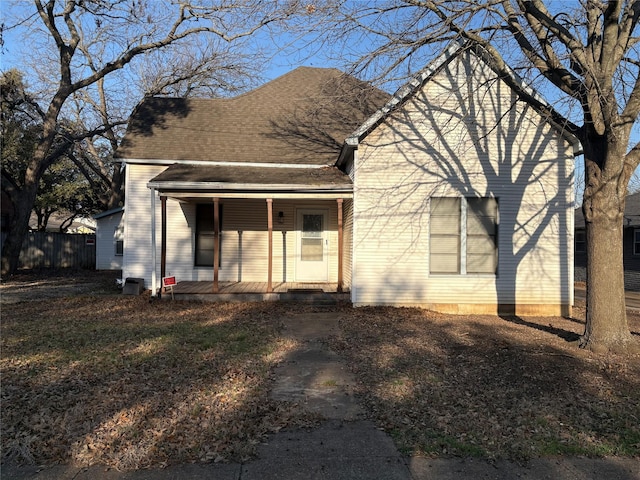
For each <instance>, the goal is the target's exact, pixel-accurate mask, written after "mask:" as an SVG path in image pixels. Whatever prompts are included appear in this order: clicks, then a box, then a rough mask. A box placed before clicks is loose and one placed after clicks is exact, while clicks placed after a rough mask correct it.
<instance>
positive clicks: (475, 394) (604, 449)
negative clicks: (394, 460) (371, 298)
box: [332, 307, 640, 460]
mask: <svg viewBox="0 0 640 480" xmlns="http://www.w3.org/2000/svg"><path fill="white" fill-rule="evenodd" d="M574 315H575V317H574V318H560V317H553V318H528V317H522V318H520V317H502V318H501V317H498V316H452V315H444V314H438V313H434V312H428V311H424V310H419V309H403V308H400V309H398V308H359V309H356V310H354V311H353V312H352V314H351V315H348V316H345V317H344V320H343V322H342V324H341V327H342V336H341V337H337V338H334V339H333V342H332V346H333V348H334V349H335V350H336V351H338V352H340V353H341V354H342V355H343V356H344V357H345V358H346V359H347V361H348V364H349V365H351V367H352V369H353V371H354V372H355V373H356V375H357V378H358V379H359V382H358V387H357V393H358V394H359V396H360V398H361V399H362V401H363V403H364V404H365V406H366V407H367V409H368V410H369V411H370V412H371V414H372V417H373V418H374V419H375V420H376V422H377V423H378V424H379V425H380V427H381V428H384V429H385V430H386V431H388V432H389V433H390V434H391V435H392V436H393V437H394V439H395V441H396V443H397V444H398V446H399V447H400V448H401V450H403V451H404V452H405V453H411V454H421V455H429V456H440V455H462V456H469V455H471V456H482V457H489V458H498V457H501V458H509V459H515V460H523V459H528V458H532V457H537V456H542V455H557V454H573V455H595V456H598V455H625V456H640V357H638V356H631V357H612V356H607V357H603V356H598V355H595V354H592V353H590V352H588V351H585V350H581V349H579V348H578V347H577V342H576V341H575V340H577V339H578V336H579V335H580V334H582V333H583V331H584V323H583V318H584V308H580V307H577V308H575V309H574ZM629 321H630V324H631V329H632V331H633V332H634V335H635V336H636V338H637V336H638V335H640V316H639V315H637V314H630V315H629Z"/></svg>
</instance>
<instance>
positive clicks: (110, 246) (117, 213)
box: [93, 207, 124, 270]
mask: <svg viewBox="0 0 640 480" xmlns="http://www.w3.org/2000/svg"><path fill="white" fill-rule="evenodd" d="M93 218H94V219H95V221H96V224H97V226H96V270H122V258H123V255H124V208H122V207H120V208H114V209H111V210H107V211H106V212H102V213H99V214H97V215H94V216H93Z"/></svg>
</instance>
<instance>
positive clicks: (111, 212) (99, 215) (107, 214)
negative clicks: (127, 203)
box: [93, 207, 124, 220]
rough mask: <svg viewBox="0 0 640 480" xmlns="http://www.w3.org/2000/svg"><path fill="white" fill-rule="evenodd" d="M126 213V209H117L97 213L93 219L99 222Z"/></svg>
mask: <svg viewBox="0 0 640 480" xmlns="http://www.w3.org/2000/svg"><path fill="white" fill-rule="evenodd" d="M120 212H124V207H116V208H112V209H111V210H106V211H104V212H100V213H96V214H95V215H93V218H94V219H96V220H99V219H101V218H105V217H110V216H111V215H115V214H116V213H120Z"/></svg>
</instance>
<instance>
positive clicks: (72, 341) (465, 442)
mask: <svg viewBox="0 0 640 480" xmlns="http://www.w3.org/2000/svg"><path fill="white" fill-rule="evenodd" d="M111 276H113V275H112V274H104V273H95V274H93V275H92V276H90V278H87V276H86V275H85V276H83V275H78V276H75V275H65V276H62V277H60V278H56V277H47V278H45V279H44V280H42V281H40V280H39V279H37V278H33V276H29V275H25V276H24V277H22V278H21V277H18V278H17V279H16V280H14V281H13V282H4V283H3V285H1V287H2V294H3V311H2V325H1V329H2V330H1V342H2V343H1V347H2V354H1V358H0V370H1V374H2V391H1V395H2V406H1V408H2V429H1V431H0V436H1V446H2V458H3V460H4V461H15V462H26V463H37V464H51V463H76V464H79V465H92V464H105V465H109V466H112V467H115V468H118V469H123V470H131V469H139V468H145V467H161V466H166V465H169V464H176V463H183V462H225V461H243V460H245V459H247V458H250V457H251V456H253V455H254V454H255V449H256V445H258V444H259V443H260V442H262V441H264V440H265V438H266V436H267V435H268V434H269V433H272V432H277V431H279V430H281V429H283V428H288V427H296V426H311V425H313V424H314V423H315V422H317V418H316V417H314V416H311V415H309V414H305V413H304V412H303V411H302V410H301V409H300V408H299V407H298V406H296V405H294V404H289V403H284V402H275V401H273V400H271V399H270V398H269V390H270V388H271V386H272V380H273V369H274V367H275V366H276V365H277V364H278V363H279V362H281V361H283V360H284V359H286V357H287V355H289V354H290V353H291V352H293V351H294V350H295V349H296V348H299V347H300V345H297V344H295V342H293V341H292V340H290V339H287V338H285V337H284V336H282V335H281V334H280V330H281V322H280V320H279V319H281V318H282V317H283V316H284V315H295V314H300V313H304V312H305V311H311V310H313V308H314V307H309V306H305V305H298V304H277V303H245V304H237V303H236V304H223V303H202V304H201V303H187V302H165V301H153V302H151V301H150V300H149V297H148V296H139V297H138V296H123V295H118V294H116V293H117V289H114V286H113V284H112V283H114V281H113V279H112V278H111ZM92 278H93V279H94V280H95V279H97V282H96V283H95V284H93V285H91V284H90V283H91V279H92ZM43 282H44V284H46V285H54V286H55V287H56V288H54V292H55V294H52V295H51V296H49V295H44V296H41V294H42V293H43V292H49V291H50V290H47V289H46V288H45V287H43V289H42V290H39V289H34V290H33V291H31V290H30V289H29V287H28V284H34V285H43ZM79 282H82V284H83V287H82V288H81V289H80V288H75V285H77V284H78V283H79ZM5 292H15V293H16V296H14V297H12V302H11V303H6V302H4V293H5ZM14 302H15V303H14ZM321 308H323V309H324V310H325V311H326V310H329V311H331V310H333V311H335V312H336V315H338V316H339V318H340V319H341V327H342V328H341V330H342V332H341V334H340V335H337V336H335V337H333V338H332V339H331V340H330V345H331V347H332V348H333V349H334V350H335V351H337V352H338V353H340V354H341V355H342V356H343V358H344V359H345V361H346V363H347V364H348V365H349V366H350V368H352V369H353V371H354V372H355V373H356V376H357V379H358V385H357V387H356V388H357V394H358V396H359V398H360V400H361V402H362V403H363V406H364V407H365V408H366V410H367V411H368V412H369V415H370V416H371V418H372V419H374V421H375V422H376V423H377V424H378V426H379V427H380V428H383V429H384V430H386V431H388V432H389V433H390V434H391V435H392V436H393V438H394V439H395V441H396V443H397V445H398V446H399V447H400V448H401V449H402V450H403V451H404V452H406V453H412V454H422V455H432V456H442V455H462V456H467V455H477V456H483V457H488V458H497V457H503V458H509V459H527V458H531V457H535V456H540V455H548V454H579V455H625V456H640V358H639V357H638V356H635V357H626V358H625V357H613V356H607V357H603V356H598V355H595V354H592V353H590V352H587V351H584V350H580V349H578V348H577V346H576V344H575V342H572V340H574V339H576V338H577V337H578V335H579V334H581V333H582V331H583V329H584V323H583V318H584V309H582V308H576V309H575V312H574V313H575V316H574V318H559V317H554V318H518V317H504V318H501V317H492V316H452V315H443V314H437V313H433V312H429V311H424V310H419V309H410V308H382V307H381V308H357V309H353V308H350V307H349V306H336V307H321ZM629 321H630V325H631V329H632V331H633V332H634V334H635V336H636V338H638V337H639V336H640V316H638V315H630V316H629Z"/></svg>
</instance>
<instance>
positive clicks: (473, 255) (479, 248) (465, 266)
mask: <svg viewBox="0 0 640 480" xmlns="http://www.w3.org/2000/svg"><path fill="white" fill-rule="evenodd" d="M429 228H430V236H429V242H430V245H429V271H430V272H431V273H449V274H462V275H464V274H469V273H493V274H495V273H496V271H497V267H498V243H497V235H498V200H497V199H495V198H448V197H443V198H432V199H431V214H430V224H429Z"/></svg>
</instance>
